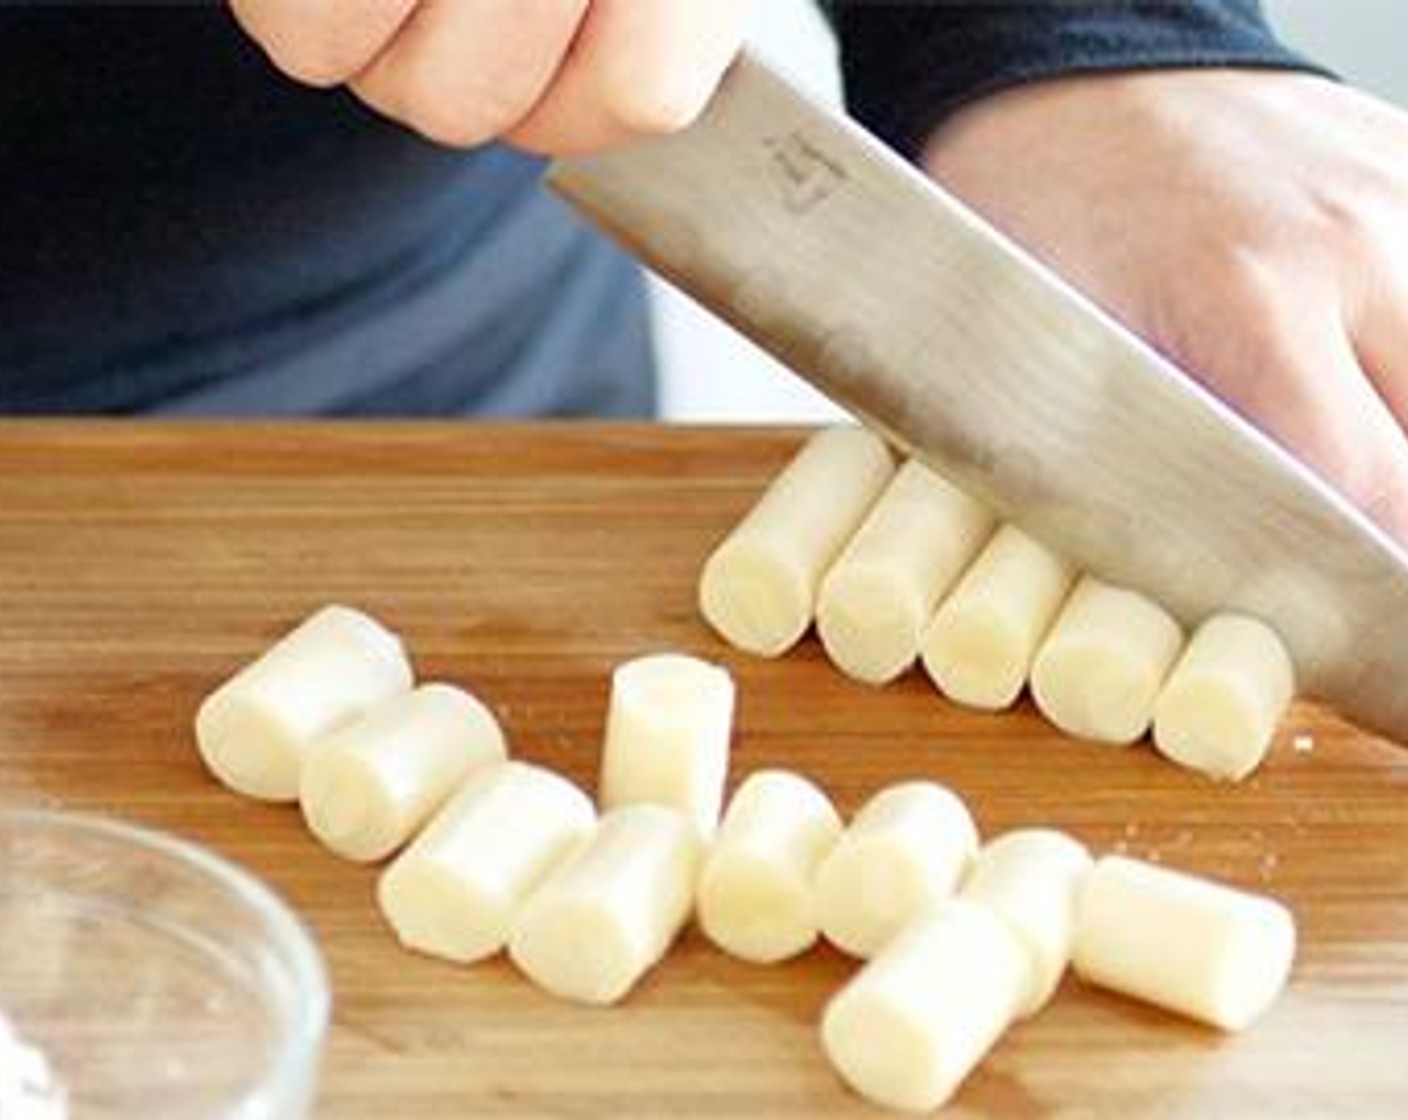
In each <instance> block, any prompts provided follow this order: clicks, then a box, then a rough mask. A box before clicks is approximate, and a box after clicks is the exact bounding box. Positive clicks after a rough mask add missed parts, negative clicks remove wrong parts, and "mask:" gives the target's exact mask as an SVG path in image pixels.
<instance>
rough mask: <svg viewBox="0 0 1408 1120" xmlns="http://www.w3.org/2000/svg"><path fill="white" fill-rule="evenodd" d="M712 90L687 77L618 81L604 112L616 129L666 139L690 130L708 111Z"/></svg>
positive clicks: (610, 89) (607, 97)
mask: <svg viewBox="0 0 1408 1120" xmlns="http://www.w3.org/2000/svg"><path fill="white" fill-rule="evenodd" d="M708 99H709V90H708V87H707V86H705V85H704V84H703V83H699V82H692V81H690V80H688V79H687V78H685V77H683V76H680V77H669V76H662V77H657V78H655V80H653V81H648V82H640V81H635V80H630V79H627V80H618V81H613V82H611V83H609V84H608V85H607V86H606V88H605V91H604V97H603V110H604V113H605V116H606V118H607V119H608V120H609V121H610V123H611V125H612V126H613V128H614V129H615V130H616V131H617V132H620V133H624V134H627V135H636V136H663V135H667V134H669V133H672V132H679V131H680V130H682V129H685V128H688V127H689V126H690V125H691V124H693V123H694V121H695V120H696V119H697V118H698V117H699V114H700V113H702V112H703V111H704V106H705V105H706V104H707V103H708Z"/></svg>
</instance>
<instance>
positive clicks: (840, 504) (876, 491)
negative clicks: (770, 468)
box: [699, 425, 894, 657]
mask: <svg viewBox="0 0 1408 1120" xmlns="http://www.w3.org/2000/svg"><path fill="white" fill-rule="evenodd" d="M893 473H894V460H893V459H892V458H891V455H890V450H889V448H888V447H887V446H886V445H885V441H884V440H882V439H881V438H880V437H879V436H876V435H873V434H871V433H870V432H868V431H866V430H865V429H864V428H859V427H855V426H853V425H842V426H839V427H834V428H828V429H826V430H824V431H822V432H819V433H818V434H817V435H815V436H813V437H812V438H811V439H810V440H809V441H808V442H807V444H806V446H805V447H803V448H802V450H801V452H800V453H799V454H798V455H797V457H796V458H794V459H793V460H792V462H791V463H789V464H788V465H787V466H786V467H785V468H784V469H783V471H782V472H781V473H780V474H779V475H778V476H777V477H776V478H775V479H773V481H772V484H771V485H770V486H769V487H768V488H767V490H766V492H764V494H763V496H762V498H760V499H759V501H758V503H757V504H756V505H755V506H754V507H753V508H752V510H751V511H750V512H749V513H748V514H747V516H745V517H744V518H743V520H742V521H741V522H740V523H739V524H738V526H737V527H736V528H735V529H734V530H733V532H731V533H730V534H729V535H728V537H727V538H725V540H724V541H723V543H722V544H720V545H719V546H718V548H716V549H715V550H714V552H713V554H712V555H710V557H709V559H708V560H707V561H706V562H705V564H704V570H703V573H702V575H701V577H700V582H699V607H700V610H701V611H702V612H703V614H704V617H705V619H706V620H708V622H709V624H710V625H711V626H713V628H714V629H715V630H717V631H718V632H719V633H720V634H721V635H723V637H724V638H726V639H727V640H728V641H729V642H731V643H732V644H733V645H735V646H737V647H738V648H739V649H742V650H745V651H747V652H748V653H753V654H758V655H760V656H762V657H777V656H778V655H780V654H782V653H785V652H786V651H787V650H788V649H790V648H791V647H792V646H793V645H795V644H796V642H797V640H798V639H799V638H800V637H801V636H802V635H803V634H804V633H805V632H806V630H807V627H808V626H810V625H811V622H812V613H813V611H814V609H815V606H816V593H817V588H818V586H819V585H820V583H821V579H822V576H823V575H824V574H825V572H826V569H827V568H828V567H830V566H831V563H832V561H833V560H835V559H836V556H837V554H838V553H839V552H840V551H841V549H842V548H843V547H844V546H845V544H846V542H847V541H849V540H850V538H851V536H852V534H853V533H855V531H856V528H857V527H858V526H859V525H860V523H861V521H862V519H864V517H865V515H866V513H867V511H868V510H869V509H870V507H871V505H872V504H873V503H874V501H875V499H876V498H877V497H879V495H880V492H881V491H882V490H883V489H884V488H885V485H886V484H887V483H888V482H889V481H890V478H891V476H892V475H893Z"/></svg>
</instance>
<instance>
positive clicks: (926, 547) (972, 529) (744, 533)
mask: <svg viewBox="0 0 1408 1120" xmlns="http://www.w3.org/2000/svg"><path fill="white" fill-rule="evenodd" d="M699 602H700V608H701V610H702V612H703V614H704V617H705V618H706V619H707V620H708V622H709V623H710V624H711V625H712V626H713V627H714V629H716V630H717V631H718V632H719V633H720V634H721V635H722V636H723V637H724V638H725V639H727V640H728V641H729V642H730V643H732V644H733V645H734V646H736V647H738V648H740V649H742V650H744V651H746V652H749V653H752V654H756V655H759V656H763V657H776V656H779V655H781V654H783V653H785V652H786V651H787V650H789V649H790V648H792V646H793V645H795V644H796V642H797V641H798V640H799V639H801V637H802V636H803V634H804V633H805V632H806V631H807V629H808V628H809V627H810V626H811V625H812V624H813V622H815V624H816V629H817V633H818V634H819V636H820V638H821V641H822V644H823V646H824V647H825V649H826V652H827V654H828V656H829V657H830V659H831V660H832V662H833V663H834V664H835V665H836V666H837V667H838V668H839V669H841V670H842V671H843V672H844V673H846V674H847V675H849V676H851V677H853V678H855V679H856V680H858V681H862V682H865V683H867V684H871V685H883V684H886V683H888V682H890V681H893V680H895V679H896V678H898V677H900V676H901V675H902V674H904V673H905V672H906V671H907V670H909V669H910V667H911V666H912V665H913V664H914V663H915V662H916V661H919V662H921V663H922V664H923V666H924V668H925V670H926V671H927V673H928V675H929V677H930V678H931V679H932V681H933V682H934V684H935V685H936V686H937V687H938V689H939V691H941V692H942V693H943V694H944V695H946V696H947V697H948V698H949V699H951V700H953V701H955V702H957V703H959V704H962V705H965V706H968V707H973V708H978V709H983V710H989V711H1000V710H1003V709H1006V708H1008V707H1010V706H1011V705H1012V704H1013V703H1015V702H1016V700H1017V699H1018V697H1019V696H1020V695H1021V693H1022V691H1023V689H1024V687H1026V686H1028V685H1030V691H1031V695H1032V698H1033V700H1034V701H1035V703H1036V705H1037V707H1038V708H1039V709H1040V711H1041V712H1042V713H1043V714H1044V715H1045V716H1046V718H1047V719H1049V720H1050V721H1051V722H1052V723H1053V724H1055V725H1056V726H1057V727H1058V728H1060V729H1061V730H1063V731H1065V732H1066V733H1068V734H1071V735H1073V736H1076V737H1078V738H1081V739H1086V740H1091V741H1095V742H1102V743H1109V744H1118V745H1127V744H1130V743H1134V742H1136V741H1138V740H1140V739H1142V738H1143V737H1144V736H1145V735H1146V734H1147V733H1148V732H1149V731H1150V730H1151V728H1152V732H1153V741H1154V744H1155V746H1156V747H1157V748H1158V750H1159V751H1160V752H1162V753H1163V754H1164V755H1165V756H1167V757H1168V758H1170V759H1173V760H1174V761H1176V762H1178V763H1181V764H1183V765H1185V766H1189V767H1192V768H1195V769H1198V770H1201V771H1203V772H1205V773H1207V774H1209V775H1211V776H1213V777H1216V778H1219V779H1230V780H1237V779H1240V778H1242V777H1245V776H1246V775H1247V774H1249V773H1251V772H1252V770H1254V769H1255V768H1256V767H1257V766H1258V765H1259V764H1260V762H1261V760H1262V759H1263V757H1264V756H1265V754H1266V753H1267V751H1268V749H1269V747H1270V745H1271V742H1272V740H1273V737H1274V735H1275V732H1276V729H1277V727H1278V725H1279V723H1280V721H1281V719H1282V717H1283V716H1284V714H1285V712H1286V709H1287V707H1288V706H1289V704H1290V702H1291V700H1292V697H1293V692H1294V688H1295V684H1294V673H1293V669H1292V665H1291V661H1290V658H1289V656H1288V655H1287V653H1286V650H1285V648H1284V646H1283V645H1282V643H1281V641H1280V639H1279V638H1278V637H1277V635H1276V634H1275V633H1274V632H1273V631H1272V630H1271V629H1270V628H1269V627H1267V626H1266V625H1265V624H1263V623H1262V622H1261V621H1259V620H1257V619H1254V618H1250V617H1247V616H1243V615H1236V614H1220V615H1217V616H1215V617H1212V618H1209V619H1207V620H1205V621H1204V622H1203V623H1202V624H1201V625H1200V626H1199V627H1198V628H1197V629H1196V630H1195V632H1194V633H1193V635H1192V637H1191V640H1189V639H1187V638H1186V636H1185V633H1184V631H1183V629H1182V627H1181V626H1180V625H1179V623H1178V622H1177V621H1176V620H1175V619H1174V618H1173V617H1172V616H1171V615H1170V614H1169V612H1168V611H1166V610H1164V608H1163V607H1161V606H1160V605H1159V604H1158V603H1155V602H1153V601H1152V600H1150V599H1148V598H1147V597H1145V596H1143V595H1141V594H1138V593H1136V592H1134V591H1130V590H1127V589H1124V588H1120V587H1116V586H1113V585H1111V584H1108V583H1105V582H1102V581H1101V580H1099V579H1097V578H1095V577H1094V576H1092V575H1082V574H1080V573H1079V572H1078V571H1077V570H1076V569H1075V568H1074V567H1073V566H1072V565H1071V564H1070V563H1069V562H1067V560H1066V559H1064V558H1063V557H1061V556H1059V555H1057V554H1056V553H1055V552H1053V551H1052V550H1051V549H1049V548H1047V547H1046V546H1044V545H1043V544H1042V543H1040V542H1039V541H1037V540H1035V539H1033V538H1032V537H1030V536H1028V535H1027V534H1026V533H1024V532H1023V531H1022V530H1021V529H1020V528H1018V527H1017V526H1015V525H1010V524H1006V525H1004V524H999V523H998V521H997V519H996V518H995V516H994V515H993V513H992V512H991V511H990V510H988V509H987V508H986V507H985V506H984V505H983V504H982V503H980V502H978V501H977V500H975V499H974V498H972V497H970V496H968V495H967V494H965V493H964V492H962V491H961V490H959V489H958V488H957V487H955V486H953V485H952V484H951V483H949V482H948V481H946V480H945V479H943V478H942V477H940V476H939V475H938V474H937V473H935V472H934V471H932V470H931V469H929V468H928V467H927V466H925V465H924V464H922V463H919V462H917V461H908V462H905V463H903V464H902V465H900V466H899V467H898V469H896V464H895V461H894V459H893V457H892V454H891V452H890V449H889V448H888V446H887V445H886V444H885V442H884V441H883V440H882V439H881V438H880V437H878V436H876V435H874V434H872V433H870V432H868V431H867V430H865V429H864V428H860V427H855V426H840V427H834V428H828V429H824V430H822V431H821V432H819V433H817V434H816V435H815V436H814V437H813V438H812V439H811V440H809V441H808V443H807V444H806V445H805V446H804V447H803V448H802V450H801V451H800V453H799V454H798V455H797V456H796V457H795V458H794V459H793V460H792V462H791V463H790V464H789V465H788V466H787V467H786V468H785V469H784V470H783V471H782V472H781V473H780V474H779V475H777V477H776V478H775V479H774V480H773V481H772V483H771V485H770V486H769V487H768V488H767V489H766V491H765V492H764V494H763V495H762V497H761V498H760V499H759V501H758V502H757V504H756V505H755V506H754V507H753V508H752V510H751V511H750V512H749V513H748V514H747V515H746V516H745V517H744V518H743V520H742V521H741V522H740V523H739V524H738V525H737V527H736V528H735V529H734V530H733V531H732V532H731V533H730V534H729V535H728V536H727V537H726V538H725V540H724V541H723V542H722V543H721V544H720V545H719V546H718V548H716V549H715V550H714V552H713V553H712V554H711V555H710V556H709V558H708V560H707V562H706V563H705V565H704V568H703V572H702V574H701V578H700V586H699Z"/></svg>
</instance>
